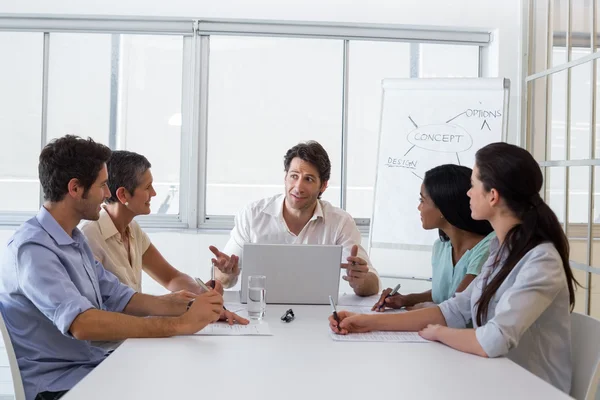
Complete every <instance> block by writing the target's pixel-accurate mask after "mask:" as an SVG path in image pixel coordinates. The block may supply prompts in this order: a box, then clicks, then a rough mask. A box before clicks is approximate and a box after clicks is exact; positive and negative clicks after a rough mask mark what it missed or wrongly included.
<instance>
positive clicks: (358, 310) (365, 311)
mask: <svg viewBox="0 0 600 400" xmlns="http://www.w3.org/2000/svg"><path fill="white" fill-rule="evenodd" d="M371 308H372V307H359V306H338V307H337V310H338V311H342V310H344V311H350V312H353V313H357V314H381V313H380V312H377V311H371ZM403 312H406V310H405V309H403V308H402V309H392V308H386V310H385V313H386V314H398V313H403Z"/></svg>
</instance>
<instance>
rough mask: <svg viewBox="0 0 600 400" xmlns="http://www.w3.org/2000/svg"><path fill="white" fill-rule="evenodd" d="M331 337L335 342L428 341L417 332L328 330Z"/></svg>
mask: <svg viewBox="0 0 600 400" xmlns="http://www.w3.org/2000/svg"><path fill="white" fill-rule="evenodd" d="M329 335H330V336H331V338H332V339H333V340H335V341H337V342H393V343H430V341H429V340H426V339H423V338H422V337H421V336H419V334H418V333H417V332H383V331H375V332H367V333H349V334H347V335H338V334H336V333H334V332H333V331H331V330H330V331H329Z"/></svg>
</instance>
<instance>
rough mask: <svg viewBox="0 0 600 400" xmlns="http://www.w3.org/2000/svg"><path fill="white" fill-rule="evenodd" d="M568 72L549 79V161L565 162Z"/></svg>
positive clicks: (554, 75)
mask: <svg viewBox="0 0 600 400" xmlns="http://www.w3.org/2000/svg"><path fill="white" fill-rule="evenodd" d="M566 89H567V71H566V70H563V71H560V72H557V73H555V74H553V75H550V77H549V85H548V90H550V91H551V92H550V93H551V95H550V106H549V108H548V110H549V111H550V118H551V121H552V124H551V125H550V136H549V138H548V140H547V144H548V149H547V154H548V156H549V160H565V159H566V148H565V136H566V134H567V129H566V111H567V105H566V99H567V90H566Z"/></svg>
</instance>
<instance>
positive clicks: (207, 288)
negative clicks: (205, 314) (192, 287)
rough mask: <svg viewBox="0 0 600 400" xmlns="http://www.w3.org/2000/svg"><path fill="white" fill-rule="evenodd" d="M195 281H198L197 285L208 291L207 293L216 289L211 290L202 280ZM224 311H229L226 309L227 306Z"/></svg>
mask: <svg viewBox="0 0 600 400" xmlns="http://www.w3.org/2000/svg"><path fill="white" fill-rule="evenodd" d="M194 279H196V283H197V284H198V285H200V287H201V288H202V289H204V290H206V291H207V292H210V291H211V290H212V289H214V288H212V289H211V288H209V287H208V286H206V284H205V283H204V282H202V280H201V279H200V278H194ZM223 310H225V311H227V309H226V308H225V306H223Z"/></svg>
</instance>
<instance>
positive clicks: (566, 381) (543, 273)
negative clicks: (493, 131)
mask: <svg viewBox="0 0 600 400" xmlns="http://www.w3.org/2000/svg"><path fill="white" fill-rule="evenodd" d="M542 182H543V177H542V173H541V171H540V168H539V166H538V164H537V162H536V161H535V160H534V159H533V157H532V156H531V154H529V153H528V152H527V151H526V150H524V149H521V148H519V147H517V146H513V145H510V144H507V143H493V144H490V145H488V146H485V147H483V148H482V149H480V150H479V151H478V152H477V154H476V163H475V168H474V169H473V174H472V179H471V184H472V186H471V189H470V190H469V192H468V196H469V197H470V204H471V215H472V217H473V218H474V219H485V220H488V221H489V222H490V223H491V225H492V227H493V228H494V231H495V232H496V236H497V237H496V238H495V239H494V240H493V241H492V242H491V243H490V256H489V258H488V260H487V262H486V263H485V264H484V266H483V268H482V270H481V274H480V275H479V276H478V277H477V278H476V279H475V280H474V281H473V282H472V283H471V284H470V285H469V286H468V287H467V289H466V290H465V291H463V292H462V293H457V295H456V296H455V297H453V298H451V299H449V300H447V301H445V302H443V303H441V304H440V305H439V306H437V307H433V308H427V309H422V310H416V311H409V312H406V313H402V314H383V315H366V314H353V313H350V312H345V311H341V312H339V313H338V316H339V320H340V321H341V322H340V323H339V324H338V322H337V321H335V320H334V318H333V317H330V318H329V323H330V327H331V329H332V330H333V331H334V332H335V333H338V334H342V335H344V334H348V333H354V332H369V331H382V330H388V331H419V333H420V335H421V336H422V337H424V338H426V339H428V340H434V341H439V342H442V343H444V344H446V345H448V346H450V347H452V348H454V349H457V350H460V351H464V352H467V353H472V354H476V355H479V356H482V357H498V356H507V357H509V358H510V359H512V360H513V361H515V362H516V363H518V364H520V365H521V366H522V367H524V368H525V369H527V370H529V371H530V372H532V373H534V374H536V375H537V376H539V377H540V378H542V379H544V380H546V381H547V382H549V383H551V384H553V385H554V386H556V387H557V388H559V389H561V390H562V391H564V392H566V393H569V391H570V387H571V350H570V346H571V340H570V339H571V328H570V315H569V314H570V311H571V310H572V307H573V305H574V303H575V295H574V286H575V285H576V284H577V282H576V281H575V279H574V278H573V273H572V271H571V268H570V266H569V243H568V241H567V238H566V236H565V234H564V232H563V230H562V228H561V226H560V223H559V222H558V219H557V218H556V215H555V214H554V212H552V210H551V209H550V208H549V207H548V205H546V203H544V201H543V200H542V199H541V198H540V196H539V191H540V189H541V187H542ZM470 321H472V322H473V327H474V328H473V329H466V326H467V324H468V323H469V322H470Z"/></svg>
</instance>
